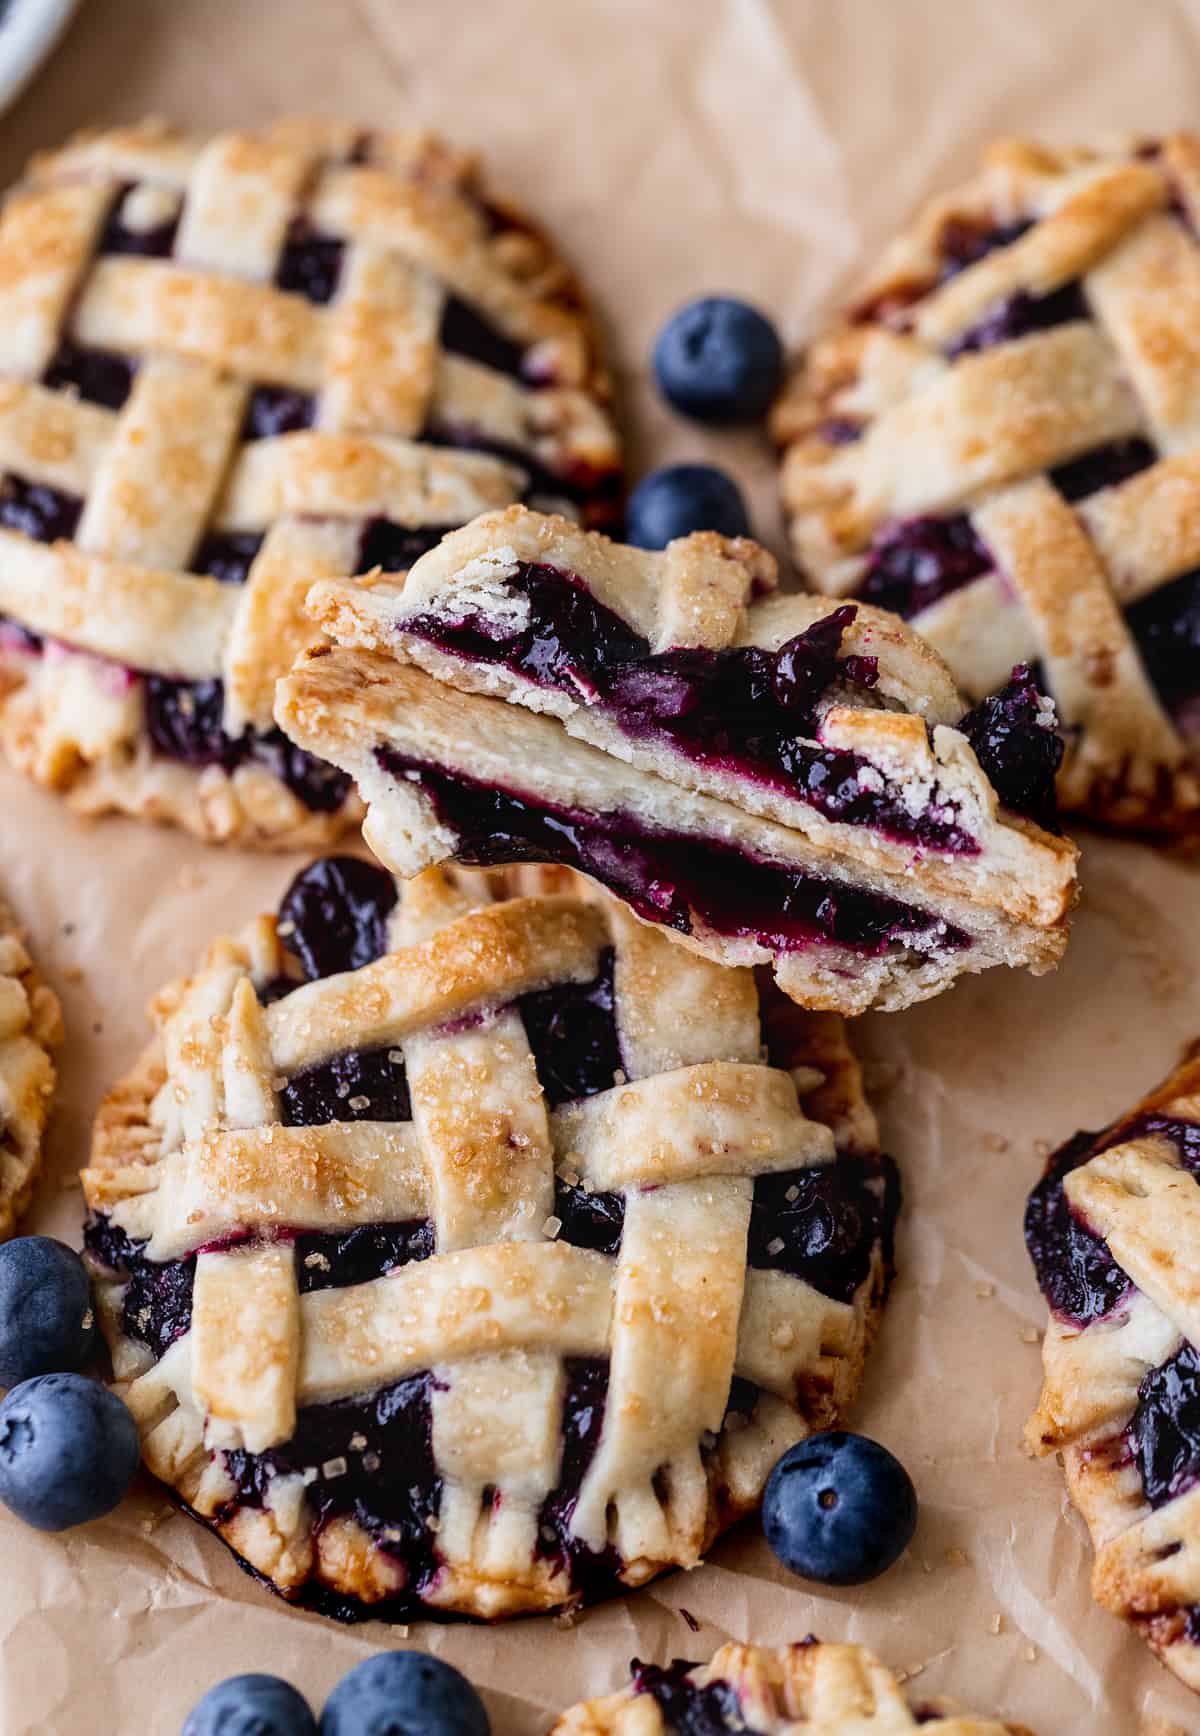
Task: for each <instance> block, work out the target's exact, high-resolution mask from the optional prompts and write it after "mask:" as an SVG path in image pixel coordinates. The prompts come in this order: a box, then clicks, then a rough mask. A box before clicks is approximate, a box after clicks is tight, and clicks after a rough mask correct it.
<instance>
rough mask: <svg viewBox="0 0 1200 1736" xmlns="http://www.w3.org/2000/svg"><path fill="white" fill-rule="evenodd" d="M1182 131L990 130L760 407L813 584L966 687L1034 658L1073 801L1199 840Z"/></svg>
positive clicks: (1194, 305)
mask: <svg viewBox="0 0 1200 1736" xmlns="http://www.w3.org/2000/svg"><path fill="white" fill-rule="evenodd" d="M1198 222H1200V139H1197V138H1196V137H1195V136H1194V135H1192V134H1178V135H1175V136H1173V137H1171V138H1168V139H1166V140H1163V141H1161V142H1152V141H1143V140H1137V141H1133V142H1131V143H1128V144H1123V145H1114V146H1113V147H1111V148H1108V149H1096V150H1078V151H1067V152H1055V151H1050V150H1045V149H1043V148H1041V147H1038V146H1035V145H1030V144H1026V143H1020V142H1016V141H1006V142H1005V143H1002V144H999V145H997V146H995V147H994V148H993V150H992V151H991V152H989V154H988V156H987V159H986V162H985V165H984V168H983V171H982V173H981V174H980V175H979V177H978V178H977V179H976V180H975V181H974V182H972V183H971V184H970V185H969V186H967V187H965V188H963V189H962V190H960V191H959V192H957V193H955V194H952V195H950V196H949V197H945V198H942V199H939V200H937V201H935V202H934V203H933V204H931V205H930V206H929V207H927V208H926V210H925V211H924V212H922V213H921V215H920V216H919V217H918V218H917V220H916V222H915V224H914V226H913V228H912V229H911V230H910V231H909V232H908V233H907V234H906V235H904V236H902V237H901V238H900V239H899V240H898V241H897V242H896V243H895V244H894V245H893V247H892V249H891V250H890V251H889V252H888V254H887V255H886V256H885V259H884V262H883V266H882V268H881V270H880V271H879V272H878V273H877V274H876V275H875V277H874V278H873V279H872V280H871V282H870V283H869V284H868V285H867V286H866V288H865V289H864V291H863V294H862V296H861V297H860V300H859V302H858V303H857V305H856V306H855V308H854V309H852V310H851V313H850V317H849V319H848V320H847V321H846V323H844V324H843V325H842V326H840V327H839V328H838V329H836V330H835V331H834V332H833V333H832V334H831V335H829V336H827V337H825V338H823V339H822V340H821V341H819V342H818V343H817V344H815V345H814V346H813V348H812V349H811V350H810V352H809V353H808V355H807V356H806V357H805V358H804V359H803V362H802V364H801V365H800V366H799V367H798V369H797V371H796V373H795V374H794V376H793V378H792V379H791V381H790V383H789V385H788V386H787V387H786V389H785V391H784V393H783V396H782V397H781V399H780V401H779V403H778V405H777V406H776V410H775V415H774V431H775V433H776V435H777V437H778V439H779V441H780V443H781V444H782V445H783V446H784V448H785V456H784V460H783V479H782V481H783V496H784V503H785V507H786V510H787V512H788V514H789V517H790V520H791V532H792V542H793V547H794V549H795V553H796V557H797V559H798V560H799V562H800V563H801V566H802V568H803V570H804V572H805V574H806V576H807V577H808V578H809V579H810V580H811V582H812V583H813V584H814V585H815V586H816V587H818V588H819V589H821V590H822V591H825V592H827V593H830V594H833V595H838V596H849V595H861V596H863V597H864V598H866V599H867V600H870V601H875V602H882V603H885V604H886V605H887V606H891V607H895V608H898V609H899V610H900V612H901V613H903V614H905V615H907V616H909V617H910V618H911V619H912V620H913V622H914V624H915V625H916V626H917V627H918V628H919V630H920V631H921V632H922V633H923V634H924V635H925V636H926V638H928V639H929V640H930V641H931V642H932V643H933V644H934V645H935V646H936V647H937V648H938V649H939V650H940V651H941V652H942V653H943V654H944V655H945V657H946V658H947V661H948V662H949V663H950V666H951V668H952V669H953V671H954V673H955V675H956V677H957V678H958V680H959V682H960V683H961V685H962V686H963V687H964V688H965V689H966V691H967V692H968V694H970V695H971V696H972V697H975V698H978V697H980V696H982V695H984V694H986V693H988V692H990V691H992V690H993V689H995V688H996V687H997V686H998V685H999V684H1000V683H1002V682H1003V681H1004V680H1005V679H1006V678H1007V675H1008V672H1009V669H1010V668H1011V666H1012V665H1013V664H1014V663H1016V662H1020V661H1028V662H1036V663H1037V664H1039V665H1040V667H1041V670H1042V672H1043V675H1044V678H1045V681H1046V683H1047V685H1048V688H1049V690H1050V691H1051V693H1052V694H1053V696H1054V698H1055V700H1056V702H1057V704H1058V707H1059V711H1060V713H1061V715H1062V717H1063V719H1064V721H1065V722H1066V723H1067V724H1068V726H1070V728H1071V729H1072V730H1073V731H1074V732H1075V737H1076V739H1075V741H1074V743H1073V746H1072V750H1071V751H1070V752H1069V754H1068V757H1067V760H1066V762H1065V765H1064V769H1063V773H1062V776H1061V779H1060V791H1061V794H1062V797H1063V799H1064V801H1065V802H1066V803H1068V804H1069V805H1071V806H1072V807H1074V808H1078V809H1082V810H1085V811H1088V812H1090V813H1092V814H1093V815H1094V816H1096V817H1099V818H1101V819H1103V820H1105V821H1106V822H1111V823H1115V824H1122V825H1129V826H1134V827H1143V828H1145V827H1149V828H1153V829H1157V830H1161V831H1166V832H1170V833H1174V834H1180V833H1182V834H1187V835H1190V834H1196V833H1198V832H1200V775H1198V772H1200V767H1198V764H1197V751H1196V748H1195V740H1196V732H1195V726H1194V715H1195V709H1196V698H1197V695H1200V633H1198V632H1197V629H1196V625H1195V623H1196V619H1197V611H1198V609H1200V601H1198V598H1197V592H1198V591H1200V579H1197V569H1200V351H1198V349H1197V339H1196V332H1197V329H1200V246H1197V240H1196V236H1197V225H1198Z"/></svg>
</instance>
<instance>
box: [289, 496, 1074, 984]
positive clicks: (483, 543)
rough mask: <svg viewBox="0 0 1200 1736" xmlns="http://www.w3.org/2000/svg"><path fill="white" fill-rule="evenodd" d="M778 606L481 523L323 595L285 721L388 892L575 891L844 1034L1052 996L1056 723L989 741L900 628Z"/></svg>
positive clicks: (741, 569) (759, 586)
mask: <svg viewBox="0 0 1200 1736" xmlns="http://www.w3.org/2000/svg"><path fill="white" fill-rule="evenodd" d="M774 583H775V567H774V562H773V561H772V560H771V557H770V556H769V555H767V554H766V553H765V552H764V551H763V550H762V549H760V548H758V547H757V545H755V544H754V543H751V542H747V541H745V540H740V539H735V540H732V541H726V540H723V539H721V538H719V537H716V536H713V535H711V534H700V535H697V536H691V537H685V538H682V539H680V540H679V541H677V542H674V543H672V544H670V546H669V547H668V548H667V550H666V551H665V552H664V553H661V554H656V553H647V552H646V551H645V550H643V549H633V548H626V547H622V546H620V545H619V544H616V543H612V542H609V541H608V540H607V539H606V538H604V537H601V536H598V535H596V534H594V533H589V532H585V531H582V530H580V529H579V528H578V527H577V526H574V525H571V524H569V523H568V522H567V521H565V520H564V519H561V518H553V517H544V516H542V515H539V514H537V513H533V512H529V511H527V510H526V509H524V508H521V507H516V508H512V509H509V510H507V511H505V512H501V513H496V514H491V515H485V516H484V517H482V518H481V519H479V520H478V521H477V522H476V523H474V524H472V525H468V526H466V527H465V528H464V529H463V530H461V531H458V532H455V533H454V534H452V535H451V536H449V537H447V538H446V540H445V541H444V542H443V543H442V544H441V546H440V547H439V548H437V549H435V550H433V551H431V552H430V553H429V554H428V555H425V556H423V557H422V559H421V560H420V561H419V562H418V563H417V564H416V565H415V566H414V567H413V568H412V570H411V573H410V574H409V575H408V577H407V580H406V581H404V582H397V581H396V580H395V579H394V578H393V577H390V576H388V575H382V574H376V575H368V576H366V577H365V578H364V579H361V580H351V581H349V582H337V581H332V582H322V583H319V584H317V585H316V586H314V589H313V593H312V596H311V598H310V608H311V610H312V611H313V614H314V616H315V618H316V620H317V621H318V622H319V624H320V625H321V627H322V628H324V629H325V630H326V631H327V632H328V633H329V634H331V635H332V636H333V637H334V638H336V639H337V640H339V641H340V645H339V648H338V649H336V650H335V651H333V652H332V653H330V654H328V655H316V656H313V657H312V658H311V659H309V660H308V661H307V662H301V664H300V665H299V667H298V669H297V671H296V673H295V674H293V675H292V676H291V677H289V678H287V679H285V680H284V681H283V682H282V683H281V685H280V690H279V692H280V699H279V706H278V709H277V716H278V719H279V722H280V723H281V725H282V726H283V728H284V730H285V731H286V732H287V733H288V734H289V735H290V736H291V737H292V738H293V739H294V740H295V741H296V742H297V743H298V744H299V745H300V746H301V747H302V748H304V749H305V750H306V751H309V752H316V753H320V754H321V755H322V756H323V757H325V758H327V759H329V760H331V761H332V762H333V763H334V764H335V765H338V766H340V767H342V768H343V770H345V771H347V772H349V773H351V774H352V775H353V776H354V778H355V779H356V781H357V784H358V788H359V790H360V792H361V794H362V796H363V799H364V800H365V801H366V802H367V804H368V807H369V810H370V812H369V821H368V825H369V832H370V836H371V841H372V846H373V848H374V849H375V851H376V853H377V854H378V855H380V856H381V857H382V858H383V860H384V861H385V862H387V863H388V864H389V866H390V867H392V868H393V869H394V870H395V871H396V872H397V873H400V874H411V873H414V872H416V871H417V870H418V869H420V868H422V867H424V866H425V865H427V864H428V863H430V862H436V861H438V860H440V859H443V858H445V857H450V856H453V857H456V858H457V859H459V860H460V861H465V862H474V863H487V862H508V861H513V860H521V859H526V858H527V859H533V860H541V861H554V862H560V863H564V864H566V865H568V866H570V867H572V868H576V869H582V870H583V871H585V872H586V873H588V874H589V875H591V876H592V877H593V878H594V879H596V880H598V881H600V882H601V883H602V884H603V885H605V886H606V887H608V888H609V890H610V891H612V892H614V893H616V894H617V895H618V896H619V897H621V898H622V899H623V900H624V901H625V902H626V903H627V904H628V905H629V907H630V908H631V909H632V910H633V911H634V912H635V913H636V914H637V915H638V916H639V917H641V918H642V919H643V920H644V921H647V922H652V923H659V924H662V925H663V926H664V927H665V928H666V929H667V930H668V931H669V932H670V933H672V934H673V935H675V936H677V937H678V938H680V939H683V940H684V941H686V942H687V943H688V944H690V945H691V946H693V947H694V948H695V949H696V950H697V951H700V952H702V953H704V954H706V955H707V956H708V957H710V958H713V959H715V960H718V961H720V962H722V963H725V964H734V965H747V964H766V963H770V964H772V965H773V966H774V970H775V975H776V978H777V980H778V982H779V985H780V987H781V988H782V989H783V990H784V991H785V992H786V993H787V994H788V995H790V996H791V997H792V998H793V999H795V1000H797V1001H799V1002H801V1003H802V1004H804V1005H806V1006H810V1007H821V1008H825V1009H831V1010H834V1011H838V1012H842V1013H855V1012H861V1011H863V1010H864V1009H865V1008H867V1007H869V1006H872V1005H876V1006H881V1007H900V1006H905V1005H907V1004H908V1003H909V1002H910V1001H915V1000H920V999H923V998H924V997H926V996H928V995H931V994H936V993H937V992H938V991H939V990H940V989H942V988H944V987H945V986H946V985H947V983H949V982H950V981H951V980H952V979H953V978H954V977H955V976H957V975H958V974H959V973H960V972H962V971H971V970H975V971H977V970H982V969H984V968H985V967H987V966H989V965H993V964H999V963H1010V964H1017V965H1028V966H1029V967H1030V968H1032V969H1033V970H1035V971H1043V970H1046V969H1048V968H1049V967H1050V966H1051V965H1052V964H1054V963H1055V962H1056V960H1057V959H1058V957H1059V956H1060V954H1061V952H1062V949H1063V947H1064V946H1065V944H1066V939H1067V913H1068V911H1069V909H1070V906H1071V903H1072V901H1073V898H1074V894H1075V854H1076V853H1075V850H1074V847H1073V846H1072V845H1071V844H1069V843H1067V842H1066V841H1065V840H1063V839H1062V838H1060V837H1057V836H1053V835H1051V833H1050V832H1048V831H1047V830H1046V829H1045V826H1044V825H1043V824H1041V823H1040V822H1042V821H1048V822H1050V823H1052V822H1053V805H1054V769H1055V766H1056V764H1057V756H1058V752H1059V743H1058V739H1057V736H1056V735H1055V732H1054V716H1053V707H1052V706H1051V705H1050V704H1049V702H1048V701H1046V700H1045V699H1044V698H1043V697H1042V696H1041V695H1039V694H1037V693H1036V692H1035V691H1034V690H1033V688H1032V684H1031V683H1029V682H1028V680H1018V681H1015V682H1014V683H1013V684H1012V687H1011V689H1010V690H1008V692H1007V693H1006V695H1005V698H1004V700H1003V707H1004V709H1003V717H1002V719H1001V721H999V722H997V720H996V719H994V718H992V717H991V716H990V715H985V714H983V713H974V714H970V715H966V714H965V708H964V706H963V704H962V702H961V700H960V698H959V696H958V693H957V692H956V690H955V688H954V684H953V682H952V681H951V679H950V677H949V675H948V673H947V671H946V669H945V666H944V665H943V663H942V662H941V660H940V658H938V657H937V656H935V655H933V654H932V653H931V652H930V651H929V648H928V647H927V646H926V645H924V644H923V643H922V641H921V640H920V639H919V638H918V637H917V636H916V635H915V634H913V633H910V632H909V631H908V630H907V629H906V628H905V627H903V626H902V624H901V623H900V622H898V621H895V620H893V619H892V618H891V617H890V616H886V615H883V614H881V613H880V612H879V611H878V610H875V609H871V608H867V607H861V606H855V605H848V606H845V607H843V608H840V609H835V608H833V607H832V606H831V605H830V604H828V603H827V602H825V601H824V600H822V599H819V598H813V597H796V596H790V597H789V596H771V595H769V594H768V593H769V592H770V591H771V589H772V588H773V586H774ZM505 700H507V701H510V702H512V703H509V704H505V703H504V701H505Z"/></svg>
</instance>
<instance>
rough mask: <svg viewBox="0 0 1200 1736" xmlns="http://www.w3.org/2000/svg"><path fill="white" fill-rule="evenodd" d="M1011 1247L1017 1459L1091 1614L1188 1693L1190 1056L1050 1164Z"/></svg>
mask: <svg viewBox="0 0 1200 1736" xmlns="http://www.w3.org/2000/svg"><path fill="white" fill-rule="evenodd" d="M1026 1235H1027V1240H1028V1241H1029V1245H1030V1252H1031V1254H1032V1256H1033V1259H1034V1263H1035V1265H1036V1266H1037V1268H1038V1274H1039V1278H1040V1281H1041V1283H1042V1288H1043V1289H1044V1290H1045V1291H1046V1294H1047V1297H1048V1300H1049V1301H1050V1304H1051V1310H1052V1312H1051V1319H1050V1324H1049V1327H1048V1329H1047V1332H1046V1338H1045V1344H1044V1349H1043V1357H1044V1362H1045V1384H1044V1386H1043V1388H1042V1396H1041V1401H1040V1403H1039V1406H1038V1409H1037V1411H1036V1413H1035V1414H1034V1416H1033V1417H1032V1419H1031V1420H1030V1423H1029V1427H1028V1431H1027V1432H1028V1438H1029V1442H1030V1445H1031V1446H1032V1447H1033V1449H1034V1450H1035V1451H1036V1452H1039V1453H1050V1452H1055V1453H1058V1454H1059V1455H1060V1458H1061V1460H1062V1462H1063V1463H1064V1465H1065V1469H1066V1475H1067V1486H1068V1488H1069V1490H1070V1493H1071V1499H1072V1500H1073V1501H1074V1503H1075V1505H1076V1506H1077V1507H1078V1508H1079V1510H1080V1512H1081V1513H1082V1514H1083V1516H1084V1518H1085V1519H1086V1520H1087V1523H1088V1526H1089V1528H1090V1530H1091V1533H1092V1541H1093V1544H1094V1545H1095V1550H1096V1561H1095V1570H1094V1573H1093V1580H1092V1584H1093V1590H1094V1592H1095V1595H1096V1597H1097V1599H1098V1600H1099V1601H1100V1602H1101V1603H1102V1604H1103V1605H1104V1606H1105V1607H1106V1608H1107V1609H1110V1610H1112V1611H1113V1612H1114V1614H1117V1615H1120V1616H1122V1617H1124V1619H1125V1620H1126V1621H1128V1622H1130V1623H1132V1624H1133V1625H1134V1626H1135V1627H1136V1628H1137V1630H1138V1631H1139V1632H1140V1633H1141V1634H1142V1635H1143V1637H1144V1638H1145V1639H1146V1640H1148V1642H1149V1643H1150V1645H1151V1646H1153V1648H1154V1649H1155V1651H1157V1652H1158V1653H1159V1654H1160V1655H1161V1657H1162V1658H1163V1660H1164V1662H1165V1663H1166V1664H1168V1665H1169V1667H1170V1668H1171V1669H1172V1670H1174V1671H1175V1673H1176V1675H1178V1676H1181V1677H1182V1678H1183V1680H1184V1681H1185V1682H1187V1683H1188V1685H1189V1686H1190V1687H1193V1688H1197V1689H1200V1420H1198V1419H1200V1403H1198V1398H1197V1395H1198V1392H1200V1045H1196V1046H1194V1047H1193V1049H1192V1050H1191V1051H1190V1053H1189V1055H1188V1056H1187V1057H1185V1059H1184V1061H1183V1062H1182V1063H1181V1065H1180V1066H1179V1067H1178V1068H1177V1070H1176V1071H1175V1072H1174V1073H1173V1074H1171V1075H1170V1077H1169V1078H1168V1079H1167V1080H1166V1081H1165V1082H1164V1083H1163V1084H1162V1085H1161V1086H1159V1087H1158V1089H1157V1090H1156V1091H1154V1092H1152V1093H1151V1095H1150V1096H1149V1097H1147V1098H1146V1099H1145V1100H1144V1101H1143V1102H1142V1103H1140V1104H1139V1105H1138V1106H1137V1108H1136V1109H1135V1110H1133V1111H1132V1112H1131V1113H1130V1114H1129V1115H1127V1116H1125V1117H1124V1118H1123V1119H1122V1120H1121V1121H1119V1122H1117V1123H1116V1124H1115V1125H1114V1126H1113V1127H1110V1128H1108V1129H1107V1130H1106V1131H1105V1132H1104V1133H1102V1134H1098V1135H1092V1134H1080V1135H1078V1136H1077V1137H1076V1139H1075V1140H1073V1141H1071V1142H1070V1143H1069V1144H1068V1145H1067V1146H1064V1147H1063V1149H1062V1151H1061V1152H1059V1153H1056V1154H1055V1156H1054V1157H1053V1158H1052V1159H1051V1161H1050V1168H1049V1170H1048V1172H1047V1176H1046V1178H1045V1180H1044V1181H1043V1182H1042V1183H1041V1184H1040V1186H1039V1187H1038V1189H1036V1190H1035V1192H1034V1194H1033V1195H1032V1197H1031V1199H1030V1204H1029V1211H1028V1214H1027V1218H1026Z"/></svg>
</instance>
